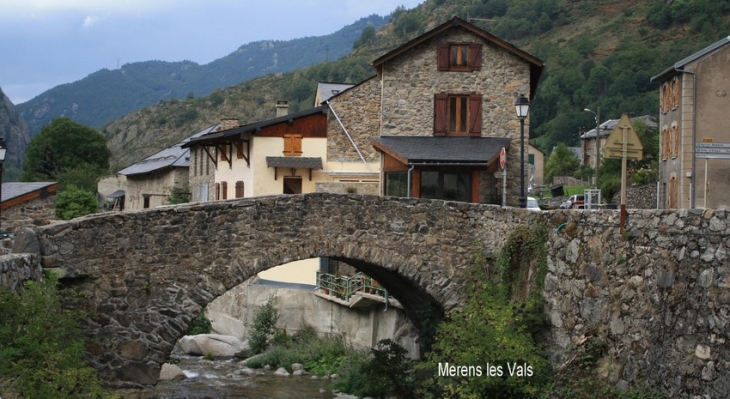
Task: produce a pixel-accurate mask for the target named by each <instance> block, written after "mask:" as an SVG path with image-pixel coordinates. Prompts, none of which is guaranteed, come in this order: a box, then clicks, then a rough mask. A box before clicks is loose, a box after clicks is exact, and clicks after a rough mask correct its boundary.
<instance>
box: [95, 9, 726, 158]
mask: <svg viewBox="0 0 730 399" xmlns="http://www.w3.org/2000/svg"><path fill="white" fill-rule="evenodd" d="M454 15H456V16H459V17H461V18H463V19H466V20H469V21H470V22H472V23H474V24H476V25H478V26H480V27H482V28H484V29H486V30H487V31H489V32H491V33H493V34H495V35H497V36H499V37H501V38H503V39H505V40H507V41H510V42H511V43H513V44H515V45H516V46H518V47H520V48H522V49H524V50H526V51H528V52H530V53H531V54H533V55H535V56H537V57H539V58H540V59H542V60H543V61H544V62H545V70H544V73H543V75H542V79H541V83H540V86H539V88H538V91H537V94H536V96H535V100H534V102H533V107H532V108H531V111H530V112H531V120H530V123H531V131H530V134H531V138H533V139H536V142H537V144H538V145H539V146H540V147H541V148H542V149H543V150H545V151H546V152H549V150H550V149H551V148H553V146H554V145H555V144H556V143H559V142H564V143H566V144H568V145H575V144H577V143H578V141H579V139H578V138H579V136H580V133H581V131H583V130H584V129H590V128H591V127H593V126H595V120H594V116H593V114H591V113H588V112H585V111H584V108H590V109H593V110H595V109H596V108H597V107H600V109H601V119H602V120H605V119H608V118H618V117H620V115H621V114H622V113H623V112H629V113H631V114H633V115H643V114H649V115H656V114H658V107H659V102H658V101H659V100H658V92H657V87H656V84H655V83H652V82H651V81H650V79H651V77H652V76H654V75H656V74H658V73H659V72H660V71H662V70H664V69H666V68H667V67H669V66H671V65H672V64H673V63H674V62H676V61H678V60H681V59H682V58H685V57H687V56H689V55H691V54H692V53H694V52H696V51H698V50H700V49H702V48H704V47H706V46H707V45H709V44H711V43H713V42H715V41H717V40H719V39H720V38H722V37H725V36H727V35H728V34H730V23H729V22H728V21H729V15H730V0H720V1H709V0H674V1H672V2H669V3H668V2H666V1H664V0H648V1H644V2H634V1H626V0H601V1H575V0H520V1H508V0H459V1H449V0H427V1H425V2H424V3H422V4H421V5H420V6H419V7H417V8H414V9H412V10H405V9H403V8H399V9H397V10H396V11H395V12H394V13H393V15H392V18H393V19H392V21H391V22H390V23H388V24H387V25H386V26H385V27H383V28H381V29H380V30H378V31H377V33H376V32H375V31H374V30H370V29H365V30H363V33H362V36H361V38H360V39H359V40H358V41H357V42H356V45H355V49H354V51H353V52H352V54H350V55H349V56H347V57H345V58H343V59H341V60H337V61H333V62H326V63H322V64H319V65H317V66H315V67H310V68H305V69H300V70H297V71H295V72H290V73H285V74H273V75H269V76H266V77H263V78H258V79H254V80H251V81H248V82H246V83H243V84H240V85H237V86H232V87H229V88H227V89H225V90H221V91H216V92H215V93H213V94H212V95H210V96H208V97H205V98H194V99H188V100H186V101H166V102H164V103H161V104H159V105H157V106H154V107H150V108H146V109H144V110H142V111H139V112H135V113H134V114H131V115H127V116H125V117H124V118H122V119H120V120H118V121H115V122H114V123H111V124H109V125H108V126H106V127H105V128H104V129H103V133H104V134H105V135H106V136H107V138H108V140H109V146H110V148H111V150H112V153H113V154H114V155H113V164H116V165H118V166H124V165H126V164H129V163H131V162H135V161H137V160H139V159H141V158H143V157H144V156H146V155H148V154H149V153H151V152H153V151H156V150H158V149H160V148H162V147H164V146H166V145H170V144H172V143H174V142H176V141H179V140H182V139H183V138H185V137H187V136H189V135H191V134H192V133H194V132H196V131H198V130H199V129H202V128H203V127H205V126H208V125H210V124H212V123H215V122H217V121H218V120H220V119H221V118H230V117H233V118H238V119H239V120H240V121H241V122H242V123H249V122H254V121H258V120H262V119H265V118H269V117H273V115H274V104H275V101H276V100H278V99H286V100H289V101H290V102H291V104H292V108H293V110H297V109H303V108H305V107H311V106H313V103H312V102H313V98H314V91H315V88H316V85H317V82H322V81H327V82H346V83H358V82H360V81H361V80H362V79H364V78H366V77H368V76H371V75H372V74H373V73H374V71H373V69H372V67H371V62H372V60H374V59H375V58H376V57H377V56H379V55H381V54H383V53H384V52H386V51H388V50H390V49H392V48H393V47H395V46H397V45H400V44H403V43H405V42H406V41H408V40H410V39H412V38H414V37H416V36H417V35H419V34H421V33H423V32H425V31H427V30H428V29H431V28H433V27H435V26H436V25H438V24H440V23H443V22H444V21H446V20H448V19H449V18H451V17H453V16H454Z"/></svg>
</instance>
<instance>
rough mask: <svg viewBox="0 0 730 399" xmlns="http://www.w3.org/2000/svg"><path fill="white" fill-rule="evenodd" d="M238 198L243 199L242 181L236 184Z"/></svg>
mask: <svg viewBox="0 0 730 399" xmlns="http://www.w3.org/2000/svg"><path fill="white" fill-rule="evenodd" d="M236 198H243V182H242V181H240V180H239V181H237V182H236Z"/></svg>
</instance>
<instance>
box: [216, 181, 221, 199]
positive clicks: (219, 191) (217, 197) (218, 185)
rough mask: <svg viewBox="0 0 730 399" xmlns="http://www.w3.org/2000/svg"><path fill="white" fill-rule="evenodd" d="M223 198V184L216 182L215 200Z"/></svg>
mask: <svg viewBox="0 0 730 399" xmlns="http://www.w3.org/2000/svg"><path fill="white" fill-rule="evenodd" d="M220 199H221V185H220V183H216V184H215V200H216V201H218V200H220Z"/></svg>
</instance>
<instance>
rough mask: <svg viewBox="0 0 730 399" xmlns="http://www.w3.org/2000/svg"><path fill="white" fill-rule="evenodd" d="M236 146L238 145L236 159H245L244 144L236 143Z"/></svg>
mask: <svg viewBox="0 0 730 399" xmlns="http://www.w3.org/2000/svg"><path fill="white" fill-rule="evenodd" d="M234 144H235V145H236V159H243V142H242V141H236V142H234Z"/></svg>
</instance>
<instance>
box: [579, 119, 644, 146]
mask: <svg viewBox="0 0 730 399" xmlns="http://www.w3.org/2000/svg"><path fill="white" fill-rule="evenodd" d="M619 120H620V119H609V120H607V121H605V122H603V123H601V137H608V136H609V135H610V134H611V132H612V131H613V129H615V128H616V125H617V124H618V122H619ZM636 121H642V122H644V124H645V125H646V126H647V127H648V128H650V129H656V128H657V127H659V124H658V123H657V122H656V121H655V120H654V118H653V117H651V116H650V115H644V116H637V117H634V118H631V123H636ZM580 138H581V139H584V140H585V139H590V140H595V139H596V129H595V128H593V129H591V130H589V131H587V132H585V133H584V134H583V135H581V136H580Z"/></svg>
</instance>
